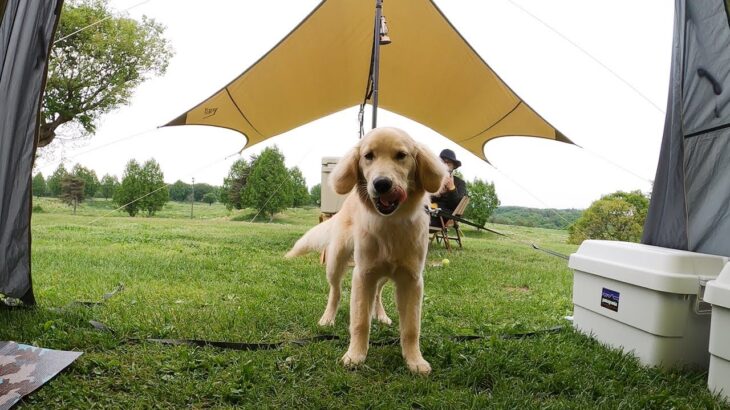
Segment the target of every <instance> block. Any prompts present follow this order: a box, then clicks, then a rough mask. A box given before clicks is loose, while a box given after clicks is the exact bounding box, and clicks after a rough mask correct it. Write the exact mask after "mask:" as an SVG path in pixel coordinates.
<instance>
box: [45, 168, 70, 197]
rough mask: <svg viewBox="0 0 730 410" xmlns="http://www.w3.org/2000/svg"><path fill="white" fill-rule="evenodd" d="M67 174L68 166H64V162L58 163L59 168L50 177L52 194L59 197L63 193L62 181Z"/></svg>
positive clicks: (49, 188) (49, 187)
mask: <svg viewBox="0 0 730 410" xmlns="http://www.w3.org/2000/svg"><path fill="white" fill-rule="evenodd" d="M66 175H68V171H66V167H64V166H63V164H60V165H58V168H56V170H55V171H53V174H51V176H50V177H48V181H47V184H48V192H49V193H50V194H51V196H53V197H57V196H59V195H61V181H62V180H63V178H64V177H65V176H66Z"/></svg>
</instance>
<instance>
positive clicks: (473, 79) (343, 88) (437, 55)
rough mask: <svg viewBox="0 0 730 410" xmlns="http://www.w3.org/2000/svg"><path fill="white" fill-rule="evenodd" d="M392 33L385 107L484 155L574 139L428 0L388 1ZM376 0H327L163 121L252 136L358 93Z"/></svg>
mask: <svg viewBox="0 0 730 410" xmlns="http://www.w3.org/2000/svg"><path fill="white" fill-rule="evenodd" d="M383 15H384V16H385V17H386V19H387V26H388V28H389V33H390V38H391V39H392V43H391V44H388V45H384V46H381V47H380V53H381V54H380V71H379V75H380V81H379V87H378V90H379V107H382V108H385V109H387V110H389V111H392V112H395V113H397V114H400V115H403V116H405V117H408V118H410V119H412V120H414V121H417V122H419V123H421V124H424V125H426V126H428V127H430V128H431V129H433V130H434V131H436V132H438V133H440V134H441V135H443V136H445V137H447V138H450V139H451V140H453V141H454V142H456V143H457V144H459V145H461V146H462V147H464V148H466V149H467V150H469V151H470V152H472V153H473V154H474V155H476V156H478V157H479V158H482V159H484V160H486V158H485V156H484V151H483V149H484V144H486V142H488V141H489V140H491V139H494V138H497V137H502V136H509V135H520V136H532V137H540V138H547V139H551V140H557V141H562V142H567V143H570V140H568V139H567V138H566V137H565V136H564V135H563V134H561V133H560V132H559V131H558V130H556V129H555V127H553V126H552V125H550V124H549V123H548V122H547V121H545V120H544V119H543V118H542V117H540V116H539V115H538V114H537V113H536V112H535V111H534V110H533V109H532V108H530V107H529V106H528V105H527V104H526V103H525V102H524V101H523V100H521V99H520V98H519V97H518V96H517V95H516V94H515V93H514V92H513V91H512V90H511V89H510V88H509V87H508V86H507V85H506V84H505V83H504V82H503V81H502V80H501V79H500V78H499V77H498V76H497V74H496V73H495V72H494V71H493V70H492V69H491V68H490V67H489V66H488V65H487V64H486V63H485V62H484V60H482V59H481V57H479V55H478V54H477V53H476V52H475V51H474V50H473V49H472V48H471V47H470V46H469V44H468V43H467V42H466V41H465V40H464V38H463V37H461V35H460V34H459V33H458V32H457V31H456V30H455V28H454V27H453V26H452V25H451V24H450V23H449V21H448V20H447V19H446V17H445V16H444V15H443V14H442V13H441V11H440V10H439V9H438V8H437V7H436V5H435V4H434V3H433V2H432V1H430V0H398V1H385V2H384V7H383ZM374 17H375V1H374V0H358V1H353V0H325V1H322V2H321V3H320V4H319V5H318V6H317V8H315V10H314V11H313V12H312V13H311V14H310V15H309V16H307V17H306V18H305V19H304V20H303V21H302V22H301V23H300V24H299V25H298V26H297V27H296V28H295V29H294V30H293V31H292V32H291V33H290V34H289V35H288V36H287V37H285V38H284V39H283V40H282V41H281V42H279V44H277V45H276V46H275V47H274V48H273V49H272V50H271V51H270V52H269V53H267V54H266V55H265V56H264V57H262V58H261V59H260V60H259V61H258V62H256V63H255V64H254V65H253V66H251V67H250V68H249V69H247V70H246V71H245V72H244V73H243V74H241V75H240V76H239V77H237V78H236V79H234V80H233V81H232V82H231V83H229V84H228V85H227V86H226V87H224V88H223V89H222V90H220V91H218V92H217V93H215V94H214V95H212V96H211V97H209V98H208V99H206V100H205V101H203V102H202V103H200V104H198V105H197V106H195V107H194V108H192V109H191V110H189V111H188V112H186V113H184V114H182V115H181V116H180V117H178V118H176V119H175V120H173V121H171V122H170V123H168V124H166V125H186V124H187V125H189V124H195V125H211V126H217V127H223V128H229V129H232V130H236V131H238V132H241V133H243V134H244V135H245V136H246V137H247V142H246V146H251V145H253V144H256V143H258V142H261V141H263V140H265V139H267V138H270V137H273V136H275V135H278V134H281V133H284V132H286V131H289V130H291V129H293V128H295V127H298V126H300V125H303V124H305V123H308V122H310V121H313V120H315V119H318V118H320V117H323V116H326V115H329V114H332V113H335V112H337V111H340V110H342V109H345V108H348V107H352V106H355V105H358V104H360V103H362V101H363V99H364V96H365V92H366V87H367V84H368V74H369V69H370V57H371V52H372V47H373V31H374Z"/></svg>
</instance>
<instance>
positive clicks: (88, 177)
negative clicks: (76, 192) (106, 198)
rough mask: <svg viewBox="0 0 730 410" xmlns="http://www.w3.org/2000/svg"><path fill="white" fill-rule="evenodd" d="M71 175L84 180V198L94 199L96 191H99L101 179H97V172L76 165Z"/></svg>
mask: <svg viewBox="0 0 730 410" xmlns="http://www.w3.org/2000/svg"><path fill="white" fill-rule="evenodd" d="M71 174H72V175H73V176H75V177H78V178H81V179H83V180H84V196H85V197H87V198H93V197H94V194H96V191H98V190H99V178H97V177H96V171H94V170H93V169H88V168H86V167H84V166H82V165H81V164H76V165H74V167H73V169H72V170H71Z"/></svg>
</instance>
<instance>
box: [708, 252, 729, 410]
mask: <svg viewBox="0 0 730 410" xmlns="http://www.w3.org/2000/svg"><path fill="white" fill-rule="evenodd" d="M705 300H706V301H707V302H709V303H711V304H712V326H711V330H710V371H709V375H708V378H707V386H708V387H709V388H710V390H714V391H717V392H720V393H721V394H722V395H723V396H724V397H725V398H726V399H730V264H728V265H725V269H723V270H722V273H720V276H719V277H718V278H717V280H713V281H710V282H708V283H707V291H706V292H705Z"/></svg>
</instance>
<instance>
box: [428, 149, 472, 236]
mask: <svg viewBox="0 0 730 410" xmlns="http://www.w3.org/2000/svg"><path fill="white" fill-rule="evenodd" d="M439 157H441V160H442V161H443V162H444V164H446V166H447V167H448V168H449V175H447V176H446V177H445V178H444V180H443V182H442V183H441V188H440V189H439V191H438V192H437V193H435V194H434V195H431V202H433V203H435V204H436V206H437V207H438V208H441V209H442V210H443V211H445V212H448V213H453V212H454V209H456V207H457V206H458V205H459V201H461V198H463V197H464V196H466V195H467V192H466V183H465V182H464V181H463V180H462V179H461V178H459V177H457V176H454V170H455V169H457V168H459V167H460V166H461V161H459V160H458V159H456V154H454V151H452V150H450V149H445V150H443V151H441V154H439ZM431 226H437V227H441V219H440V218H439V217H438V216H431Z"/></svg>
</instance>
